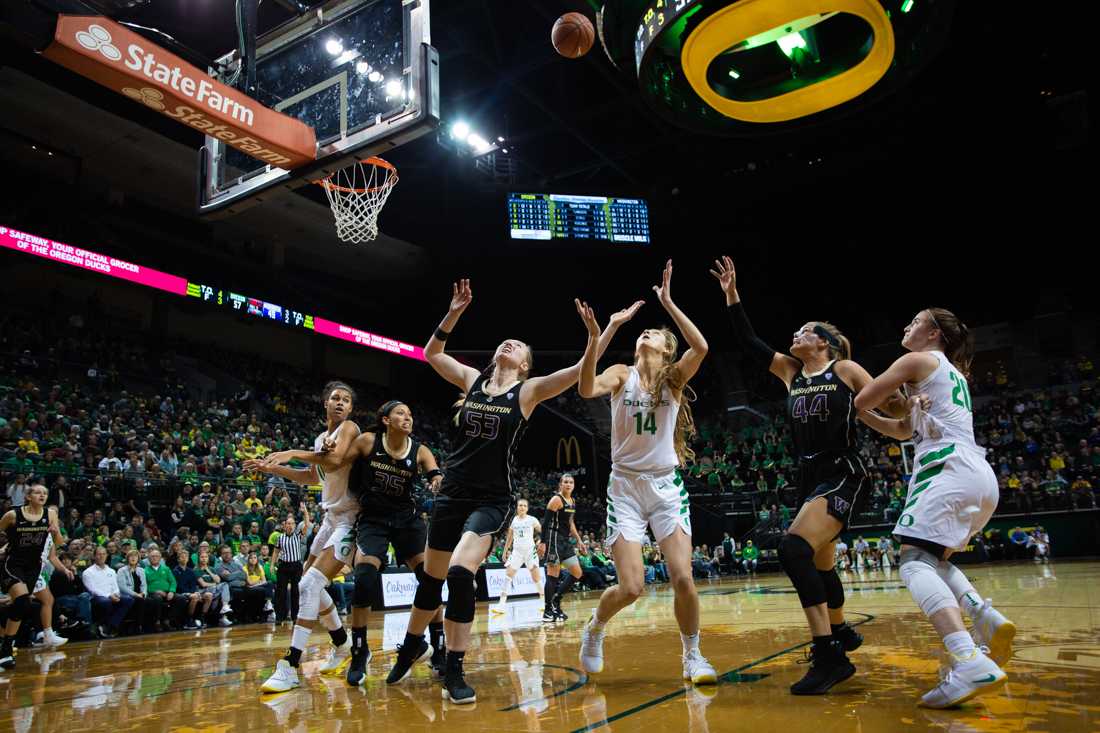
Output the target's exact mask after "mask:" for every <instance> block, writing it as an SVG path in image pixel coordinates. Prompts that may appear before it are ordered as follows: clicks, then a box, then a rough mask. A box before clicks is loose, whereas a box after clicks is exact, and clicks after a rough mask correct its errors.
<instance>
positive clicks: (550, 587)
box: [546, 575, 558, 613]
mask: <svg viewBox="0 0 1100 733" xmlns="http://www.w3.org/2000/svg"><path fill="white" fill-rule="evenodd" d="M557 590H558V578H557V576H556V575H547V576H546V612H547V613H549V612H550V611H551V610H553V608H554V594H555V593H556V592H557Z"/></svg>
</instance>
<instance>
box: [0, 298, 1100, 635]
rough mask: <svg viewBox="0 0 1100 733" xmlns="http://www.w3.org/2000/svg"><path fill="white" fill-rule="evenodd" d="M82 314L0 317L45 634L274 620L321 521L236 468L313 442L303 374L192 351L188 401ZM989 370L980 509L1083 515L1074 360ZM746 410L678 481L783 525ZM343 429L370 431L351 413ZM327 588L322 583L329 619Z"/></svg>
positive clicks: (420, 423)
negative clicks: (1010, 374) (990, 491)
mask: <svg viewBox="0 0 1100 733" xmlns="http://www.w3.org/2000/svg"><path fill="white" fill-rule="evenodd" d="M95 313H96V307H95V305H94V303H92V304H89V307H88V308H87V309H86V310H85V311H83V312H81V313H79V314H75V315H72V316H69V317H67V318H64V319H54V320H50V319H48V318H46V319H42V318H39V319H25V318H19V317H16V316H13V315H12V314H10V313H9V314H6V315H0V486H2V490H3V495H2V496H0V509H2V510H3V511H7V510H8V509H10V508H12V507H16V506H20V505H22V504H23V502H24V501H25V497H26V493H27V491H28V490H29V487H30V486H31V485H32V483H35V482H42V483H44V484H45V485H46V486H47V488H48V489H49V492H50V497H49V504H50V505H52V506H56V507H58V510H59V514H60V517H61V520H62V528H61V529H62V533H63V534H64V535H65V537H66V539H67V543H66V545H65V546H63V547H59V548H56V553H57V560H58V563H57V565H58V566H59V567H63V568H66V570H67V571H68V572H54V573H53V574H52V577H51V578H50V579H49V587H50V589H51V591H52V592H53V594H54V596H56V598H57V603H56V604H55V612H56V613H57V614H58V616H60V617H63V618H61V619H59V620H60V621H61V623H60V624H59V626H60V627H61V628H65V626H66V625H69V626H72V625H73V624H78V625H81V626H82V627H84V628H86V629H87V630H88V632H89V633H91V634H94V635H100V636H111V635H114V634H116V633H118V632H119V630H120V629H122V630H124V631H135V632H136V631H142V630H144V631H157V630H160V629H166V628H181V627H187V628H194V627H196V626H201V625H203V624H211V623H214V624H222V625H225V624H230V623H235V622H242V621H246V622H247V621H258V620H281V617H282V616H284V615H285V613H286V611H287V610H288V609H290V608H291V604H290V601H289V600H284V601H283V602H282V603H280V602H279V601H280V599H281V596H280V595H279V594H278V593H276V589H275V577H276V568H274V567H273V566H272V563H271V556H272V548H273V546H274V544H275V542H276V540H277V537H278V533H279V532H280V531H283V529H284V526H285V525H286V522H287V520H288V518H289V519H290V520H291V525H290V526H291V527H292V528H293V529H294V531H300V529H301V527H303V526H306V525H316V524H317V523H318V522H319V521H320V519H321V510H320V508H319V506H318V504H317V499H318V492H319V489H320V487H319V486H314V487H299V486H297V485H294V484H291V483H289V482H287V481H285V480H284V479H282V478H280V477H277V476H265V475H262V474H256V473H249V472H248V471H246V470H244V468H243V466H244V462H245V461H246V460H248V459H250V458H257V457H262V456H264V455H267V454H268V453H270V452H272V451H278V450H284V449H288V448H311V447H312V442H313V438H314V436H315V435H316V434H317V433H318V432H320V430H321V429H322V425H321V421H320V417H321V408H320V399H319V395H318V392H317V389H316V387H317V383H318V382H319V381H321V380H319V379H318V378H315V377H310V376H309V375H303V374H301V373H299V372H295V371H294V370H292V369H287V368H286V367H285V365H272V364H265V363H263V362H262V361H261V360H256V359H253V358H250V357H249V356H247V355H243V354H237V353H231V352H223V351H219V350H217V349H210V348H207V347H204V352H205V353H206V355H207V356H208V357H209V358H213V359H215V360H216V361H217V363H218V365H219V366H220V368H221V369H223V370H224V371H226V372H228V373H231V374H233V375H234V376H235V377H236V378H237V380H239V389H236V390H235V391H234V392H233V393H232V394H223V395H215V396H210V395H207V396H206V397H205V398H201V397H200V396H197V395H196V393H195V391H194V389H191V388H188V387H185V385H184V383H183V382H184V381H185V380H182V379H181V378H180V375H179V374H177V372H176V366H175V365H176V359H175V353H176V352H175V351H174V349H175V348H177V347H178V345H170V344H154V343H150V342H149V341H148V340H147V339H145V338H144V337H143V336H141V334H138V335H136V336H135V337H134V338H127V337H126V334H125V333H123V332H122V330H120V329H119V328H118V327H117V324H116V326H112V325H111V322H110V320H109V319H107V318H106V317H104V316H102V314H97V315H96V317H95V318H92V317H91V314H95ZM92 322H94V323H96V324H97V325H96V326H95V327H92V326H91V325H90V324H91V323H92ZM997 374H1000V372H997V373H996V374H994V373H993V372H991V373H990V375H989V381H990V384H991V387H990V389H989V393H988V394H987V395H986V396H984V397H982V396H978V398H977V400H976V402H975V405H976V411H975V426H976V431H977V440H978V442H979V444H981V445H984V446H986V447H987V448H988V454H987V455H988V459H989V461H990V463H991V464H992V465H993V466H994V469H995V470H996V472H997V475H998V477H999V480H1000V483H1001V489H1002V502H1001V508H1000V510H999V511H1001V512H1004V511H1018V512H1033V511H1038V510H1048V509H1051V510H1053V509H1057V510H1061V509H1088V508H1094V507H1095V506H1096V501H1097V488H1096V487H1097V481H1098V479H1100V416H1098V410H1097V405H1098V401H1097V396H1096V392H1095V379H1096V377H1095V375H1094V373H1093V367H1092V363H1091V361H1090V360H1088V359H1087V358H1080V359H1077V360H1074V361H1073V362H1071V363H1070V364H1069V365H1068V366H1067V365H1064V364H1063V365H1061V366H1060V367H1059V368H1058V369H1053V368H1052V375H1054V376H1058V377H1064V378H1067V379H1069V378H1072V379H1073V382H1074V383H1073V384H1072V385H1070V386H1057V387H1050V388H1046V389H1043V390H1033V391H1012V390H1010V389H1009V387H1010V386H1011V385H1010V383H1009V382H1008V380H1007V377H1006V378H1004V379H1000V378H999V377H998V376H997ZM353 386H355V387H356V389H357V391H358V393H359V400H358V403H357V404H358V406H359V407H361V408H366V407H368V406H373V405H377V404H381V402H382V401H384V399H386V397H387V395H386V394H385V392H384V390H383V389H382V388H380V387H377V386H374V385H369V384H353ZM704 388H707V387H706V385H704ZM709 389H710V390H711V391H715V389H716V388H714V386H713V385H711V386H710V387H709ZM559 403H560V404H557V405H555V407H556V408H557V409H559V410H560V411H562V412H563V413H565V414H567V415H569V416H570V417H571V418H573V419H576V420H578V421H580V422H583V423H585V424H586V425H590V424H591V422H592V421H591V419H590V416H591V410H590V409H589V408H590V406H589V405H587V404H585V403H584V402H583V401H581V400H579V398H577V399H572V398H569V399H564V400H559ZM764 415H765V417H764V419H762V420H754V421H752V422H748V423H740V424H735V423H732V422H731V421H730V420H731V418H729V417H728V416H727V415H726V414H725V413H723V414H722V415H720V416H715V415H701V416H699V432H698V436H697V439H696V441H695V445H694V448H695V451H696V454H697V460H696V462H695V463H694V464H693V465H692V466H691V467H690V469H689V474H690V476H691V479H692V480H691V481H690V482H689V483H690V485H691V488H692V491H693V493H696V494H701V495H706V494H711V495H717V496H719V497H729V496H733V497H748V498H750V499H751V501H752V506H753V512H754V514H755V515H756V518H757V519H759V520H760V522H761V524H762V525H763V524H768V525H769V526H771V525H775V526H776V527H777V528H778V529H779V530H780V531H782V530H783V529H785V527H786V526H787V525H788V524H789V522H790V517H791V513H792V510H793V509H794V508H796V506H797V490H796V488H795V486H794V483H795V482H796V480H797V477H796V469H797V465H796V456H794V454H793V449H792V444H791V439H790V433H789V430H788V428H787V425H786V420H785V418H784V415H783V413H782V411H781V410H779V409H777V410H774V411H772V412H770V413H769V412H767V411H765V412H764ZM415 416H416V434H417V436H418V437H419V438H420V439H422V440H423V441H425V442H426V443H427V444H428V445H430V446H431V447H432V449H433V450H435V451H436V452H437V453H438V454H439V457H440V458H442V457H443V456H444V455H445V454H446V453H447V452H448V451H449V450H450V449H451V448H452V446H453V440H454V437H455V434H454V431H453V427H452V424H451V418H452V416H453V412H452V411H451V409H450V408H448V407H447V406H441V407H440V408H438V409H433V408H432V407H431V406H430V405H423V404H421V405H417V406H416V413H415ZM356 418H357V419H358V420H359V422H360V424H361V425H363V426H366V425H370V424H371V423H372V418H371V416H370V414H369V412H368V411H367V409H362V410H361V411H360V413H359V414H358V415H356ZM861 435H862V438H861V440H862V444H861V446H860V452H861V453H862V454H863V456H864V458H865V461H866V463H867V465H868V466H869V467H870V470H871V472H872V486H871V494H870V501H869V504H868V507H867V509H866V511H865V514H864V515H863V517H861V519H863V520H864V521H866V522H890V521H893V520H894V519H895V518H896V516H897V514H898V511H899V509H900V506H901V504H902V502H903V501H904V497H905V492H906V488H907V481H908V475H907V473H906V468H905V462H904V460H903V454H902V450H903V448H902V447H901V446H900V445H899V444H898V443H897V442H895V441H891V440H888V439H885V438H883V437H881V436H878V435H877V434H875V433H874V432H872V431H870V430H863V431H861ZM559 475H560V474H559V473H558V472H552V471H548V470H546V469H535V468H521V469H520V470H519V471H518V472H517V473H516V475H515V478H516V482H517V489H518V493H519V494H520V495H522V496H524V497H525V498H527V499H528V500H529V501H530V502H531V506H532V513H533V514H535V515H536V516H540V517H541V515H542V513H543V509H542V508H543V507H545V504H546V502H547V501H548V500H549V498H550V497H551V495H552V494H553V493H554V491H556V489H557V480H558V476H559ZM592 478H593V477H589V476H587V475H586V472H585V470H584V469H583V468H581V469H579V470H578V471H577V472H576V479H577V486H578V489H577V492H576V494H575V497H576V500H577V507H578V512H577V526H578V528H579V530H580V531H581V532H582V533H583V535H584V539H583V541H584V543H585V544H586V545H587V546H588V547H589V549H590V550H591V551H590V552H589V553H587V554H585V555H582V561H581V562H582V566H583V571H584V579H583V582H582V586H581V587H590V588H599V587H603V586H605V585H606V584H608V583H611V582H614V578H615V573H614V564H613V563H612V562H611V561H610V550H609V548H608V547H606V545H605V544H604V537H603V532H604V528H603V527H604V513H605V503H604V502H605V497H604V495H603V490H602V487H598V486H595V485H592V484H593V483H594V482H593V480H592ZM417 500H418V502H419V503H420V505H421V509H422V510H423V511H424V512H430V510H431V505H432V496H431V495H430V493H428V492H427V491H426V490H423V489H422V490H421V491H420V493H419V494H418V496H417ZM727 539H730V538H728V536H727ZM750 556H751V557H750ZM758 556H759V551H758V550H756V549H755V548H753V549H752V551H749V548H748V546H747V545H746V546H741V544H740V543H739V542H737V541H735V540H732V539H730V544H729V545H728V546H727V543H725V542H723V543H720V544H718V545H716V546H715V547H707V546H705V545H701V546H699V547H698V548H696V550H695V552H694V554H693V569H694V571H695V572H696V574H697V575H698V576H700V577H709V576H713V575H714V574H716V573H722V572H727V573H728V572H741V571H749V572H751V571H753V570H755V567H756V562H757V558H758ZM643 559H644V564H645V567H646V576H647V581H651V582H659V581H660V580H662V579H667V568H666V567H665V565H664V562H663V558H661V556H660V550H659V549H658V548H656V547H654V546H652V545H647V546H646V547H645V548H644V550H643ZM49 568H50V565H49V564H47V571H48V570H49ZM70 575H71V576H72V577H70ZM346 587H347V586H346V585H345V584H343V583H342V582H341V583H338V584H337V585H336V586H334V588H335V591H334V592H336V593H337V594H338V595H340V601H341V604H340V605H341V606H346V603H345V602H344V601H345V598H344V595H345V594H344V593H342V591H344V590H346ZM280 609H281V610H282V613H280Z"/></svg>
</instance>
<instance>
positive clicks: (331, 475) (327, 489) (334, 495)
mask: <svg viewBox="0 0 1100 733" xmlns="http://www.w3.org/2000/svg"><path fill="white" fill-rule="evenodd" d="M343 425H344V423H340V425H338V426H337V427H336V430H334V431H332V433H331V434H330V433H321V434H320V435H318V436H317V438H316V440H314V441H313V450H315V451H319V450H321V445H322V444H323V443H324V442H325V439H326V438H330V437H332V436H334V435H336V433H338V432H339V431H340V427H342V426H343ZM351 465H352V464H350V463H348V464H346V465H345V466H343V467H342V468H339V469H337V470H335V471H326V470H324V469H323V468H321V467H320V466H318V467H317V473H318V475H320V477H321V508H323V509H324V510H325V511H327V512H332V513H334V514H342V513H344V512H357V511H359V505H358V503H357V502H356V501H355V497H354V496H352V495H351V494H349V493H348V476H349V475H351Z"/></svg>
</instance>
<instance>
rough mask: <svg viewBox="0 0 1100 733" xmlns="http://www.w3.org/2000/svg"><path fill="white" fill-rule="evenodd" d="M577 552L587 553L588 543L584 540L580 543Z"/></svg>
mask: <svg viewBox="0 0 1100 733" xmlns="http://www.w3.org/2000/svg"><path fill="white" fill-rule="evenodd" d="M577 552H579V553H581V554H582V555H587V554H588V545H586V544H584V543H583V542H582V543H580V544H579V545H577Z"/></svg>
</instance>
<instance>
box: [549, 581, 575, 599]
mask: <svg viewBox="0 0 1100 733" xmlns="http://www.w3.org/2000/svg"><path fill="white" fill-rule="evenodd" d="M576 582H577V579H576V578H574V577H573V576H572V575H566V576H565V580H563V581H561V582H560V583H559V584H558V589H557V590H556V591H554V603H560V602H561V597H562V596H564V595H565V594H566V593H568V592H569V589H570V588H572V587H573V584H574V583H576Z"/></svg>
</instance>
